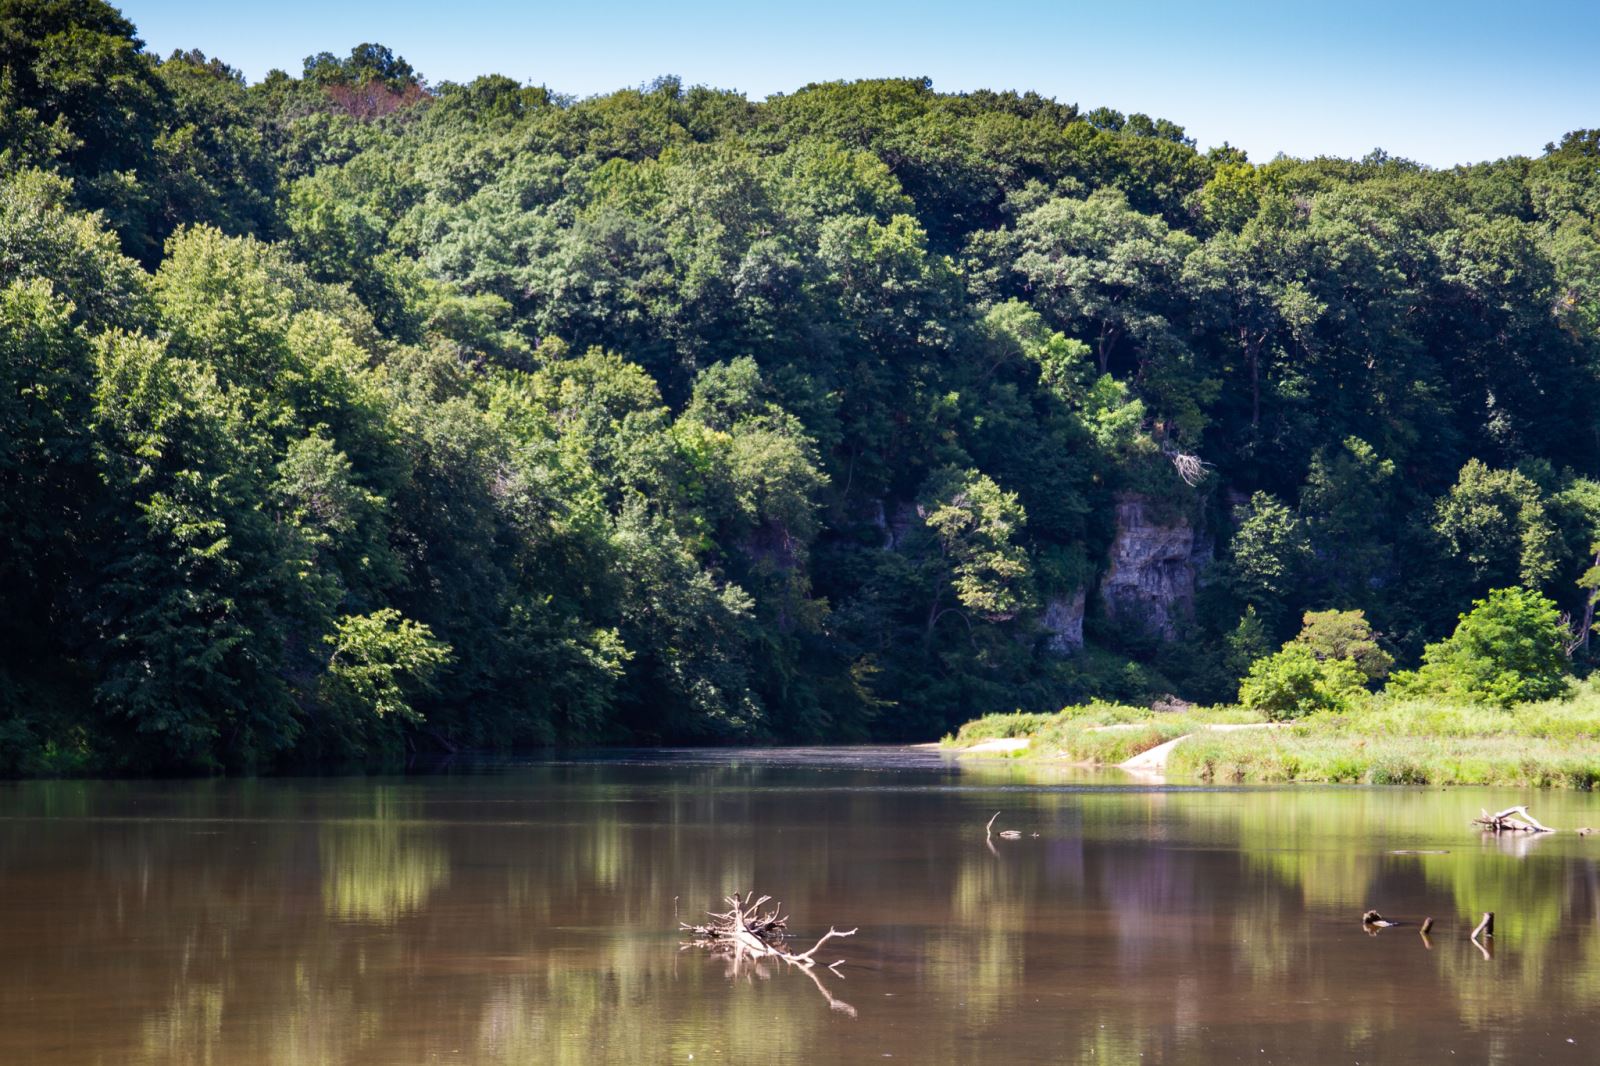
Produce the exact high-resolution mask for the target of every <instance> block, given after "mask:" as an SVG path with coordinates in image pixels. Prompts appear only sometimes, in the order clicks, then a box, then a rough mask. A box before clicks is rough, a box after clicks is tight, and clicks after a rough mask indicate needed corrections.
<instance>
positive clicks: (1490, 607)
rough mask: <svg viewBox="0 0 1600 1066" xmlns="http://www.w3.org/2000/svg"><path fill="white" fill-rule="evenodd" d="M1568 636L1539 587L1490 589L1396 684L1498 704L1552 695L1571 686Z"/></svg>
mask: <svg viewBox="0 0 1600 1066" xmlns="http://www.w3.org/2000/svg"><path fill="white" fill-rule="evenodd" d="M1567 636H1568V634H1567V630H1566V627H1565V626H1564V625H1562V621H1561V611H1560V609H1559V608H1558V607H1557V606H1556V605H1555V604H1554V603H1553V602H1551V601H1550V600H1549V599H1547V598H1546V597H1544V596H1541V595H1540V594H1539V593H1538V592H1535V591H1531V590H1528V589H1522V588H1504V589H1491V590H1490V591H1489V594H1488V596H1486V597H1485V598H1483V599H1481V600H1474V601H1473V605H1472V610H1471V611H1469V612H1467V613H1466V614H1463V615H1462V616H1461V621H1460V624H1458V625H1457V626H1456V630H1455V632H1454V633H1452V634H1451V635H1450V637H1449V638H1448V639H1446V640H1443V641H1440V642H1439V643H1437V644H1429V645H1428V647H1427V648H1426V649H1425V650H1424V651H1423V654H1422V666H1421V667H1420V668H1419V669H1418V670H1416V671H1414V672H1413V671H1407V672H1402V673H1397V674H1395V675H1394V677H1393V679H1392V680H1391V681H1390V688H1391V690H1393V691H1395V692H1397V693H1398V694H1400V695H1403V696H1412V695H1434V694H1436V695H1441V696H1445V697H1448V698H1453V699H1459V700H1466V701H1469V702H1475V703H1477V702H1481V703H1488V704H1493V705H1495V706H1500V707H1510V706H1512V705H1513V704H1517V703H1526V702H1528V701H1530V700H1541V699H1550V698H1551V697H1554V696H1559V695H1561V693H1562V692H1564V691H1565V690H1566V687H1567V676H1568V673H1569V671H1570V665H1569V663H1568V660H1567V657H1566V653H1565V644H1566V640H1567Z"/></svg>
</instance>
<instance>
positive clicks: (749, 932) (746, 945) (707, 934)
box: [679, 892, 856, 970]
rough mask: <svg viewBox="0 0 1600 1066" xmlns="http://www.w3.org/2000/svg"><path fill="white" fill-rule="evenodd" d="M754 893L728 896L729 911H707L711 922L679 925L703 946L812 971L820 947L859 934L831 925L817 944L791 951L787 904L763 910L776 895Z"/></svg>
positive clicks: (829, 966) (836, 963)
mask: <svg viewBox="0 0 1600 1066" xmlns="http://www.w3.org/2000/svg"><path fill="white" fill-rule="evenodd" d="M753 896H755V893H754V892H747V893H745V894H744V895H743V896H740V895H739V894H738V893H737V892H735V893H734V894H733V895H731V896H728V897H727V903H728V904H729V906H730V909H729V910H727V911H723V912H721V913H717V912H713V911H708V912H706V913H707V916H708V917H709V918H710V919H711V921H709V922H706V923H705V924H703V925H690V924H689V923H688V922H683V923H680V926H679V927H680V928H681V929H683V930H684V932H687V933H693V934H694V938H695V939H694V941H693V943H695V944H697V945H699V946H701V947H706V948H710V949H712V950H713V951H718V952H725V953H728V954H731V955H733V956H735V957H736V958H746V957H747V958H753V959H782V960H783V961H784V962H788V963H793V964H794V965H796V966H802V967H804V968H806V969H808V970H809V969H810V968H811V967H813V966H815V965H816V963H817V960H816V958H815V956H816V954H817V949H818V948H820V947H822V945H824V944H826V943H827V942H828V941H830V940H832V939H833V938H834V937H836V936H854V935H855V933H856V931H855V930H854V929H850V930H844V931H841V930H838V929H835V928H834V927H833V926H831V925H830V926H828V931H827V932H826V933H824V934H823V935H822V939H821V940H818V941H817V942H816V943H815V944H813V945H812V946H811V949H810V950H809V951H802V952H798V953H796V952H791V951H789V950H788V946H787V939H788V934H787V930H788V925H789V919H788V916H787V915H785V914H784V913H783V904H782V903H779V904H777V905H776V906H774V907H773V908H772V909H771V910H768V911H765V912H763V911H762V908H763V907H765V906H766V905H767V904H768V903H769V902H771V901H772V897H771V896H762V897H761V898H760V899H752V897H753ZM843 961H844V960H843V959H839V960H838V961H837V962H831V963H829V964H828V968H829V969H830V970H831V969H833V968H834V967H835V966H838V965H839V963H841V962H843Z"/></svg>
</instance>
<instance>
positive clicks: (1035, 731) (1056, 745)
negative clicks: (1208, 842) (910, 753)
mask: <svg viewBox="0 0 1600 1066" xmlns="http://www.w3.org/2000/svg"><path fill="white" fill-rule="evenodd" d="M1261 721H1265V719H1264V718H1262V716H1261V715H1259V714H1257V713H1255V712H1254V711H1247V710H1244V709H1242V708H1239V707H1195V708H1191V709H1189V710H1185V711H1153V710H1151V709H1150V708H1148V707H1130V706H1127V705H1126V704H1118V703H1088V704H1084V705H1082V706H1080V707H1067V708H1065V709H1064V710H1062V711H1060V712H1059V713H1057V714H1025V713H1017V714H991V715H986V716H985V717H983V718H979V719H977V720H976V721H972V722H968V723H967V724H966V725H964V726H962V727H961V729H960V730H959V731H958V732H957V733H956V734H955V736H953V737H945V738H944V740H943V742H942V743H943V745H944V746H945V747H947V748H955V749H960V748H964V747H968V746H970V745H972V744H976V743H978V742H980V741H984V740H995V739H999V738H1005V737H1027V738H1029V739H1030V740H1031V741H1032V743H1031V744H1030V745H1029V747H1028V753H1027V754H1028V755H1029V756H1030V757H1045V758H1061V759H1068V760H1071V761H1073V762H1085V763H1119V762H1122V761H1123V760H1124V759H1129V758H1132V757H1133V756H1135V755H1137V754H1139V753H1140V752H1141V751H1148V750H1149V749H1150V748H1153V747H1155V746H1156V745H1157V744H1162V743H1165V742H1166V741H1169V740H1172V739H1174V738H1176V737H1181V736H1183V735H1184V734H1185V733H1193V732H1194V731H1195V730H1197V729H1201V728H1203V727H1204V726H1205V725H1207V724H1211V723H1220V722H1261ZM1108 727H1117V728H1108ZM1120 727H1129V728H1120Z"/></svg>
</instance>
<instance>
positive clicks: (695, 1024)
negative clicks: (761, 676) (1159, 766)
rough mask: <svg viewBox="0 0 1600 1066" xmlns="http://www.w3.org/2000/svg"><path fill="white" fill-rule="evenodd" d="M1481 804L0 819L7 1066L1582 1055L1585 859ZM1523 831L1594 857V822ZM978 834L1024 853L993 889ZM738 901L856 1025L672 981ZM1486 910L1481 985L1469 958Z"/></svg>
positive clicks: (901, 789) (228, 790)
mask: <svg viewBox="0 0 1600 1066" xmlns="http://www.w3.org/2000/svg"><path fill="white" fill-rule="evenodd" d="M874 759H876V760H878V761H880V762H882V763H883V764H884V765H883V768H879V769H874V768H873V764H874ZM1500 798H1501V797H1500V796H1499V795H1491V794H1487V793H1482V794H1480V793H1476V792H1467V791H1460V790H1457V791H1444V792H1441V791H1432V792H1427V791H1421V790H1400V789H1394V790H1378V789H1324V790H1294V791H1266V790H1236V791H1227V790H1218V791H1187V790H1171V791H1167V790H1151V789H1129V788H1123V789H1107V788H1085V787H1081V786H1080V785H1079V784H1078V783H1075V782H1074V780H1073V779H1071V778H1068V777H1066V776H1057V775H1051V774H1049V773H1047V772H1045V771H1039V770H1034V769H1029V768H1024V767H1017V766H1013V765H1004V764H1002V765H995V766H991V767H982V766H980V767H975V768H967V769H965V770H957V769H954V768H948V767H941V766H939V765H937V764H936V763H935V764H933V765H923V764H916V763H913V764H909V765H907V764H902V762H901V761H900V759H899V757H892V756H889V755H877V756H873V757H864V756H861V755H860V754H853V755H851V756H850V758H849V759H841V760H835V761H824V764H823V765H821V766H806V765H803V760H802V762H801V763H794V762H785V761H784V760H773V759H770V758H768V757H766V756H763V755H761V754H749V753H722V754H718V755H716V756H708V757H706V758H705V759H702V760H688V761H670V760H669V761H659V760H658V761H651V760H644V761H617V760H609V761H604V762H593V763H585V762H567V763H527V764H520V765H511V766H504V767H499V768H497V769H496V770H495V771H494V772H486V773H479V774H463V775H453V776H437V777H423V778H410V779H394V778H389V779H383V780H348V779H346V780H310V781H306V780H299V781H291V780H273V781H255V782H180V783H144V784H123V783H115V784H112V783H74V782H41V783H31V784H22V785H5V786H0V943H3V944H4V945H5V946H6V966H5V967H4V968H3V970H0V1061H4V1062H27V1063H44V1064H58V1063H90V1062H93V1063H98V1062H106V1063H110V1062H118V1063H158V1062H159V1063H166V1062H185V1063H230V1062H252V1063H255V1062H262V1063H283V1064H301V1063H307V1064H309V1063H318V1064H325V1063H356V1062H363V1063H365V1062H414V1061H430V1060H431V1059H433V1058H435V1057H437V1058H439V1059H441V1060H449V1061H459V1062H468V1063H530V1062H541V1063H568V1062H570V1063H578V1062H583V1063H592V1062H600V1061H609V1062H655V1061H663V1062H664V1061H678V1062H684V1061H687V1060H688V1056H689V1055H691V1054H692V1055H694V1056H695V1061H696V1062H703V1061H707V1060H714V1061H725V1062H764V1061H792V1062H799V1061H867V1060H869V1059H870V1060H874V1061H878V1060H881V1059H882V1057H883V1056H885V1055H892V1056H893V1057H894V1058H896V1059H901V1060H902V1061H904V1060H906V1059H910V1060H911V1061H919V1062H922V1061H962V1062H1009V1061H1045V1060H1049V1061H1076V1060H1083V1061H1089V1060H1095V1061H1112V1062H1115V1061H1126V1060H1128V1059H1138V1057H1139V1055H1140V1054H1143V1055H1144V1061H1147V1062H1186V1063H1188V1062H1198V1063H1205V1062H1224V1061H1234V1060H1236V1059H1238V1058H1240V1057H1242V1056H1243V1055H1244V1054H1246V1053H1247V1050H1246V1049H1248V1053H1249V1054H1250V1055H1252V1056H1253V1057H1257V1058H1258V1057H1259V1056H1260V1055H1261V1054H1263V1050H1262V1049H1265V1051H1264V1053H1265V1054H1267V1055H1268V1057H1271V1055H1273V1054H1274V1053H1276V1054H1278V1055H1279V1056H1280V1060H1292V1061H1297V1062H1307V1061H1324V1060H1325V1061H1338V1062H1344V1061H1349V1060H1350V1059H1351V1057H1352V1053H1354V1058H1357V1059H1362V1060H1363V1061H1369V1060H1370V1061H1401V1060H1402V1059H1403V1058H1410V1057H1419V1056H1422V1055H1428V1056H1436V1055H1438V1054H1439V1053H1440V1051H1439V1049H1441V1048H1444V1049H1454V1050H1457V1051H1459V1052H1460V1054H1461V1055H1463V1056H1466V1057H1467V1059H1468V1060H1469V1061H1505V1062H1512V1061H1522V1060H1524V1059H1526V1058H1527V1057H1528V1056H1529V1055H1531V1054H1533V1053H1535V1052H1537V1051H1538V1050H1539V1049H1540V1048H1541V1047H1544V1046H1545V1045H1548V1050H1549V1051H1550V1052H1551V1053H1552V1054H1555V1053H1558V1052H1559V1053H1562V1054H1566V1053H1568V1052H1569V1051H1570V1049H1572V1048H1574V1047H1576V1046H1577V1045H1576V1044H1567V1043H1566V1041H1567V1039H1568V1038H1572V1039H1574V1040H1577V1041H1585V1040H1586V1039H1587V1038H1588V1035H1589V1034H1591V1033H1593V1032H1596V1031H1600V1024H1597V1023H1600V875H1597V868H1596V858H1597V857H1600V843H1595V841H1596V840H1597V839H1600V838H1588V839H1583V838H1579V837H1577V836H1575V835H1574V834H1570V833H1568V834H1560V835H1558V836H1555V837H1552V838H1550V839H1547V840H1542V841H1537V842H1533V843H1531V844H1522V845H1520V846H1518V847H1507V846H1503V845H1502V844H1501V843H1499V842H1496V841H1494V840H1483V839H1480V838H1479V837H1478V836H1477V834H1476V833H1474V832H1473V831H1472V830H1471V829H1470V827H1469V826H1468V825H1467V821H1468V819H1469V818H1470V817H1471V815H1472V814H1475V813H1476V812H1477V810H1478V808H1479V807H1480V806H1496V805H1499V804H1498V801H1499V799H1500ZM1536 804H1537V806H1536V809H1537V810H1538V812H1539V814H1540V816H1541V817H1542V818H1543V819H1544V820H1545V821H1547V822H1549V823H1551V824H1554V825H1560V826H1566V827H1573V826H1578V825H1586V824H1596V823H1600V804H1596V802H1595V800H1594V799H1592V798H1590V797H1586V796H1582V795H1573V794H1551V795H1548V796H1539V797H1538V798H1537V801H1536ZM995 810H1002V811H1003V812H1004V813H1003V815H1002V819H1001V824H1002V825H1006V826H1010V827H1013V828H1018V829H1022V830H1024V836H1023V838H1022V839H1021V840H1015V841H1004V842H997V847H996V852H997V854H996V853H991V852H990V851H989V850H988V849H987V848H986V847H985V846H984V838H983V823H984V821H985V820H986V819H987V818H988V816H989V815H990V814H992V813H993V812H994V811H995ZM1033 832H1037V833H1038V834H1039V836H1038V837H1037V838H1034V837H1032V836H1030V835H1028V834H1031V833H1033ZM1406 851H1410V852H1436V851H1444V852H1447V853H1446V854H1429V853H1423V854H1396V852H1406ZM752 887H754V888H758V889H759V890H760V891H762V892H771V893H774V894H776V895H778V896H780V897H781V898H782V899H783V901H784V902H785V904H786V910H787V911H788V912H789V913H790V914H791V915H792V916H793V922H792V925H793V927H794V929H795V931H796V933H797V935H798V936H799V937H800V938H802V939H804V938H805V934H808V933H810V934H812V935H816V934H819V933H820V932H821V931H823V930H825V929H826V928H827V927H828V925H829V924H830V923H833V924H838V925H840V926H841V927H845V928H847V927H849V926H859V927H860V928H861V933H860V934H858V935H857V936H856V937H854V938H852V939H851V940H848V941H841V942H838V943H837V947H838V950H837V952H836V956H843V957H844V958H846V959H847V960H848V962H847V964H846V966H845V967H844V968H843V976H844V980H842V981H839V980H836V979H830V980H829V981H828V990H829V994H830V995H832V996H834V997H836V998H837V999H838V1000H840V1001H848V1003H849V1004H851V1005H853V1007H854V1008H855V1009H856V1011H857V1016H856V1017H854V1018H852V1017H850V1016H849V1014H848V1012H846V1011H843V1010H840V1009H830V1003H829V1001H828V999H827V998H825V997H824V996H821V995H819V994H818V989H817V988H816V987H814V986H813V984H812V982H811V981H809V980H807V978H806V977H805V975H803V974H800V973H797V972H794V971H792V970H789V969H787V968H784V967H776V968H773V969H771V970H770V971H768V972H767V974H766V976H765V978H764V979H763V978H761V977H759V976H757V975H756V974H753V973H743V974H741V975H740V976H739V977H738V978H737V979H735V980H732V981H730V980H729V978H728V975H727V971H726V966H725V964H724V963H722V962H720V961H718V960H715V959H709V958H706V957H704V956H703V955H702V954H701V953H697V952H680V951H679V936H678V934H677V932H676V927H677V921H678V920H679V919H682V918H692V917H694V916H696V915H697V914H698V913H699V912H700V911H702V910H704V909H705V908H706V907H709V906H711V905H712V904H714V903H717V902H718V901H719V900H720V899H721V897H722V896H723V895H724V894H725V893H727V892H730V891H733V890H735V889H748V888H752ZM1369 905H1370V906H1377V907H1379V908H1380V909H1382V910H1383V911H1384V912H1385V913H1386V914H1394V915H1397V916H1400V917H1407V918H1415V919H1420V918H1422V917H1424V916H1427V915H1431V916H1433V917H1434V918H1435V919H1436V920H1437V922H1438V926H1437V928H1436V931H1435V935H1434V937H1433V940H1432V944H1431V947H1430V946H1427V945H1425V944H1424V943H1423V942H1422V940H1421V938H1420V937H1419V936H1418V935H1417V933H1416V931H1415V929H1408V928H1404V927H1401V928H1395V929H1390V930H1385V931H1384V932H1383V933H1381V934H1380V935H1378V936H1377V937H1370V936H1368V935H1366V934H1365V933H1364V932H1363V931H1362V930H1361V928H1360V925H1359V921H1358V916H1359V915H1360V913H1361V911H1362V910H1363V909H1364V908H1365V907H1366V906H1369ZM1486 909H1493V910H1496V911H1497V912H1498V914H1499V921H1498V931H1499V935H1498V936H1497V938H1496V945H1495V955H1494V958H1493V960H1492V961H1486V960H1484V959H1483V958H1482V957H1481V956H1480V955H1479V954H1478V952H1477V951H1476V950H1475V949H1474V948H1473V947H1472V946H1471V945H1470V944H1469V943H1468V942H1467V940H1466V939H1465V932H1466V930H1468V929H1470V928H1471V925H1472V924H1473V922H1474V921H1475V920H1476V918H1477V914H1478V912H1479V911H1481V910H1486ZM836 956H830V960H829V961H831V958H832V957H836ZM1562 1049H1567V1050H1566V1051H1564V1050H1562ZM1591 1050H1592V1049H1591Z"/></svg>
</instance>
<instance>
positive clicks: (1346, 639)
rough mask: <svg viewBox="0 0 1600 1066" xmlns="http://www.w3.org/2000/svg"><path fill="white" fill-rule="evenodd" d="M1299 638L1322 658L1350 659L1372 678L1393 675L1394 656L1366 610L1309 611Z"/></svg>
mask: <svg viewBox="0 0 1600 1066" xmlns="http://www.w3.org/2000/svg"><path fill="white" fill-rule="evenodd" d="M1294 639H1295V641H1296V642H1298V643H1300V644H1304V645H1305V646H1306V647H1308V648H1310V649H1311V650H1312V651H1313V652H1314V653H1315V654H1316V656H1317V658H1318V659H1321V660H1328V659H1346V660H1349V661H1350V662H1353V663H1355V664H1356V666H1357V668H1359V669H1360V671H1361V672H1362V673H1363V674H1365V675H1366V676H1367V677H1368V678H1369V679H1370V680H1373V681H1381V680H1383V679H1384V678H1385V677H1387V676H1389V668H1390V667H1391V666H1393V665H1394V656H1392V655H1390V654H1389V653H1388V652H1386V651H1384V650H1383V649H1382V648H1381V647H1379V646H1378V635H1377V634H1376V633H1374V632H1373V631H1372V626H1371V625H1369V624H1368V623H1367V616H1366V613H1365V612H1364V611H1307V612H1306V613H1305V617H1304V618H1303V619H1302V628H1301V630H1300V635H1299V636H1297V637H1295V638H1294Z"/></svg>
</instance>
